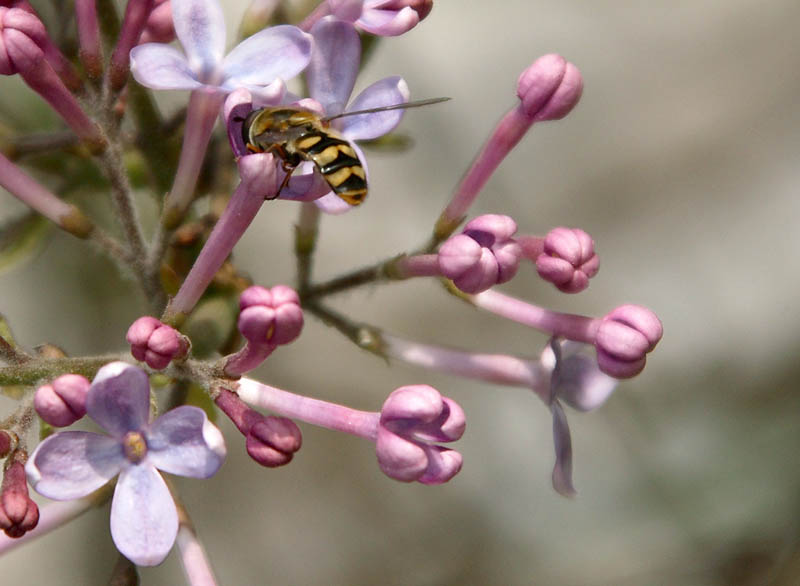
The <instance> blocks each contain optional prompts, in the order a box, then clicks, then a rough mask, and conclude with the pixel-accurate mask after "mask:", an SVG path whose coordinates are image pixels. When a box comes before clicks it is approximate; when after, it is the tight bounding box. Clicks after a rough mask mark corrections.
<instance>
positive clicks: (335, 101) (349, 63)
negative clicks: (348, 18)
mask: <svg viewBox="0 0 800 586" xmlns="http://www.w3.org/2000/svg"><path fill="white" fill-rule="evenodd" d="M311 35H312V36H313V37H314V51H313V53H312V54H311V63H310V64H309V66H308V71H306V77H307V78H308V93H309V95H310V96H311V97H312V98H314V99H315V100H317V101H318V102H319V103H321V104H322V106H323V107H324V109H325V113H326V114H327V115H328V116H333V115H336V114H340V113H341V112H342V111H343V110H344V107H345V106H346V105H347V101H348V100H349V99H350V94H351V93H352V91H353V86H354V85H355V83H356V75H358V69H359V65H360V63H361V41H360V40H359V38H358V33H357V32H356V29H354V28H353V26H352V25H351V24H350V23H348V22H344V21H341V20H337V19H336V18H333V17H326V18H323V19H321V20H319V21H318V22H317V23H316V24H315V25H314V27H313V28H312V29H311Z"/></svg>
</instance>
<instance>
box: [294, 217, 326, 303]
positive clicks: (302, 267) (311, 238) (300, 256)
mask: <svg viewBox="0 0 800 586" xmlns="http://www.w3.org/2000/svg"><path fill="white" fill-rule="evenodd" d="M319 217H320V211H319V208H318V207H317V206H316V205H314V204H313V203H303V204H302V205H301V207H300V219H299V220H298V222H297V225H296V226H295V230H294V253H295V256H296V257H297V288H298V290H299V291H300V295H303V293H304V292H305V291H306V290H307V289H308V287H309V282H310V279H311V269H312V266H313V262H314V249H315V248H316V246H317V236H318V235H319Z"/></svg>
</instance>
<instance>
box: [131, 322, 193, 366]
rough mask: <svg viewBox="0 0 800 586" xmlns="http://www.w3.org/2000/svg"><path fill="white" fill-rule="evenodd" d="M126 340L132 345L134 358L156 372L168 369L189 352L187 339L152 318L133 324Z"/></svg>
mask: <svg viewBox="0 0 800 586" xmlns="http://www.w3.org/2000/svg"><path fill="white" fill-rule="evenodd" d="M125 338H126V339H127V340H128V343H129V344H130V345H131V354H133V357H134V358H136V360H139V361H141V362H144V363H146V364H147V366H149V367H150V368H152V369H155V370H161V369H164V368H166V367H167V366H168V365H169V363H170V362H172V361H173V360H176V359H180V358H184V357H185V356H186V355H187V354H188V352H189V346H190V345H189V341H188V339H187V338H186V337H184V336H183V335H181V333H180V332H178V331H177V330H176V329H175V328H173V327H171V326H168V325H166V324H163V323H161V321H159V320H157V319H156V318H154V317H150V316H144V317H140V318H139V319H137V320H136V321H135V322H133V323H132V324H131V327H130V328H128V333H127V334H126V336H125Z"/></svg>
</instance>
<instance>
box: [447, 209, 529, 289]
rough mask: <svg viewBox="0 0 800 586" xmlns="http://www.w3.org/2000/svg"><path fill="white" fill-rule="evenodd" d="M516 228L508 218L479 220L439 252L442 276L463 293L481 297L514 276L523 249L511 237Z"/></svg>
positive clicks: (494, 216)
mask: <svg viewBox="0 0 800 586" xmlns="http://www.w3.org/2000/svg"><path fill="white" fill-rule="evenodd" d="M516 231H517V224H516V222H514V220H512V219H511V218H509V217H508V216H501V215H494V214H490V215H485V216H479V217H477V218H475V219H474V220H472V221H470V222H468V223H467V225H466V226H464V231H463V232H462V233H461V234H457V235H456V236H453V237H451V238H449V239H448V240H447V241H446V242H445V243H444V244H442V246H441V248H440V249H439V269H440V270H441V273H442V275H444V276H445V277H447V278H448V279H452V281H453V283H454V284H455V286H456V287H458V288H459V289H460V290H462V291H464V292H465V293H480V292H481V291H485V290H486V289H489V288H490V287H493V286H494V285H497V284H499V283H505V282H507V281H509V280H511V279H512V278H513V277H514V275H516V274H517V269H518V268H519V260H520V257H521V256H522V249H521V248H520V246H519V244H517V242H516V241H515V240H514V239H513V238H512V237H511V236H512V235H513V234H514V233H515V232H516Z"/></svg>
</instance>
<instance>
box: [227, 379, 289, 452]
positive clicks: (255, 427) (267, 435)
mask: <svg viewBox="0 0 800 586" xmlns="http://www.w3.org/2000/svg"><path fill="white" fill-rule="evenodd" d="M214 402H215V403H216V404H217V407H219V408H220V409H222V411H223V412H224V413H225V415H227V416H228V417H230V419H231V421H232V422H233V424H234V425H236V428H237V429H238V430H239V431H240V432H242V434H243V435H244V436H245V447H246V449H247V453H248V454H249V455H250V457H251V458H253V460H255V461H256V462H258V463H259V464H261V465H262V466H266V467H268V468H275V467H277V466H283V465H284V464H288V463H289V462H291V460H292V457H293V456H294V453H295V452H296V451H297V450H299V449H300V446H302V444H303V436H302V434H301V433H300V428H298V427H297V425H296V424H295V423H294V422H293V421H292V420H291V419H287V418H286V417H276V416H274V415H270V416H269V417H267V416H265V415H262V414H261V413H259V412H258V411H254V410H253V409H250V408H249V407H248V406H247V405H245V404H244V402H243V401H242V400H241V399H240V398H239V396H238V395H237V394H236V393H233V392H231V391H229V390H228V389H220V391H219V394H218V395H217V396H216V397H215V398H214Z"/></svg>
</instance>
